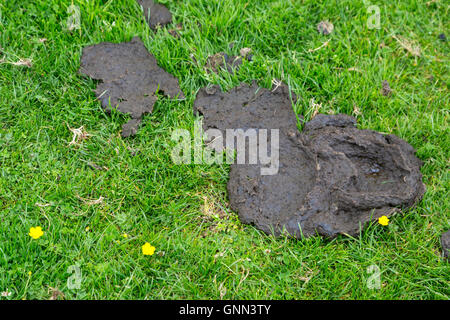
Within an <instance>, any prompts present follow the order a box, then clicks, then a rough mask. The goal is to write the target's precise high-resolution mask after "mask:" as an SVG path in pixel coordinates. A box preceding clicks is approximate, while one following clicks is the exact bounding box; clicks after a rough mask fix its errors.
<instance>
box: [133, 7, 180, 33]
mask: <svg viewBox="0 0 450 320" xmlns="http://www.w3.org/2000/svg"><path fill="white" fill-rule="evenodd" d="M137 1H138V3H139V4H140V5H141V6H142V8H143V9H144V17H145V20H147V22H148V25H149V26H150V28H152V29H153V30H154V29H156V27H157V26H161V27H164V26H165V25H167V24H169V23H171V22H172V14H171V13H170V11H169V10H168V9H167V8H166V6H164V5H162V4H159V3H156V2H155V1H153V0H137ZM149 11H150V19H149Z"/></svg>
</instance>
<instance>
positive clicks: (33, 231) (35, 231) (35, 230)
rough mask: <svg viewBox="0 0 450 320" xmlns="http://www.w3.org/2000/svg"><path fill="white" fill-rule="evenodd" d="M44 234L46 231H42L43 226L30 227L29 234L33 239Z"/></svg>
mask: <svg viewBox="0 0 450 320" xmlns="http://www.w3.org/2000/svg"><path fill="white" fill-rule="evenodd" d="M43 234H44V232H43V231H42V228H41V227H31V228H30V233H29V235H30V237H32V238H33V239H39V238H40V237H42V235H43Z"/></svg>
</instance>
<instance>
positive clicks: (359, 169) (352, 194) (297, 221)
mask: <svg viewBox="0 0 450 320" xmlns="http://www.w3.org/2000/svg"><path fill="white" fill-rule="evenodd" d="M292 101H295V96H294V95H293V94H289V90H288V88H287V86H285V85H284V84H282V85H281V86H279V87H277V88H276V89H275V90H267V89H264V88H258V86H257V85H256V84H253V85H252V86H248V85H241V86H239V87H237V88H235V89H233V90H231V91H229V92H227V93H223V92H221V91H220V89H219V88H218V87H213V88H208V89H201V90H200V92H199V93H198V95H197V98H196V100H195V103H194V112H195V113H197V114H201V115H203V129H204V130H207V129H212V128H215V129H219V130H221V131H222V132H223V134H224V135H225V133H224V131H225V130H226V129H237V128H242V129H244V130H246V129H248V128H255V129H268V130H269V131H270V129H279V169H278V173H277V174H274V175H261V167H262V166H263V165H262V164H261V162H260V161H259V159H258V162H257V164H237V163H234V164H232V165H231V170H230V178H229V181H228V185H227V189H228V196H229V200H230V205H231V208H232V209H233V210H234V211H236V212H238V215H239V218H240V220H241V221H242V222H243V223H248V224H252V225H254V226H256V227H257V228H258V229H260V230H262V231H264V232H266V233H274V234H275V235H279V234H280V233H282V232H283V229H285V230H286V231H287V232H288V233H289V234H291V235H292V236H294V237H297V238H300V237H301V236H302V234H303V236H304V237H309V236H313V235H315V234H319V235H323V236H325V237H329V238H333V237H336V236H337V235H338V234H349V235H353V236H356V235H358V233H359V231H360V226H361V227H364V224H365V223H366V222H368V221H369V220H375V219H377V218H379V217H381V216H383V215H386V216H389V215H390V214H392V213H393V212H394V211H396V210H397V208H408V207H411V206H413V205H414V204H415V203H416V202H417V201H418V200H419V199H420V198H421V197H422V195H423V193H424V192H425V187H424V185H423V183H422V181H421V179H422V176H421V173H420V167H421V165H422V162H421V161H420V160H419V159H418V158H416V157H415V155H414V153H415V151H414V149H413V148H412V147H411V146H410V145H409V144H408V143H406V142H405V141H403V140H401V139H399V138H398V137H396V136H394V135H382V134H380V133H377V132H375V131H371V130H359V129H357V128H356V120H355V119H354V118H353V117H350V116H347V115H323V114H319V115H317V116H316V117H315V118H313V119H312V120H311V121H309V122H307V123H306V124H305V126H304V129H303V131H302V132H299V130H298V129H297V119H296V115H295V114H294V112H293V110H292ZM299 118H300V119H301V116H300V117H299ZM224 145H225V144H224ZM268 145H269V146H270V143H269V142H268ZM270 152H272V150H270ZM246 163H248V162H246Z"/></svg>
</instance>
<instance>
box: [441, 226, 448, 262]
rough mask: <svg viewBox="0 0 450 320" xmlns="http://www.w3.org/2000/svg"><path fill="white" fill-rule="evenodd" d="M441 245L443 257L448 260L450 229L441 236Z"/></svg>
mask: <svg viewBox="0 0 450 320" xmlns="http://www.w3.org/2000/svg"><path fill="white" fill-rule="evenodd" d="M441 245H442V250H443V254H444V258H446V259H447V260H450V230H449V231H447V232H445V233H444V234H443V235H442V237H441Z"/></svg>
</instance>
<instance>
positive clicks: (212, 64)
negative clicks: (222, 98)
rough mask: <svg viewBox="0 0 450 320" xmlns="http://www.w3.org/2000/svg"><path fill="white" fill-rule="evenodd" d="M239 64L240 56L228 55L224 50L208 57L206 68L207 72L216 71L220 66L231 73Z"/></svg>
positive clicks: (240, 62) (240, 61)
mask: <svg viewBox="0 0 450 320" xmlns="http://www.w3.org/2000/svg"><path fill="white" fill-rule="evenodd" d="M241 64H242V58H241V57H240V56H229V55H227V54H226V53H224V52H219V53H216V54H214V55H212V56H209V57H208V59H207V60H206V69H207V71H208V72H211V71H212V72H215V73H217V72H218V71H219V70H220V69H221V68H224V69H226V70H227V71H228V72H229V73H233V70H234V69H239V67H240V65H241Z"/></svg>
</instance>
